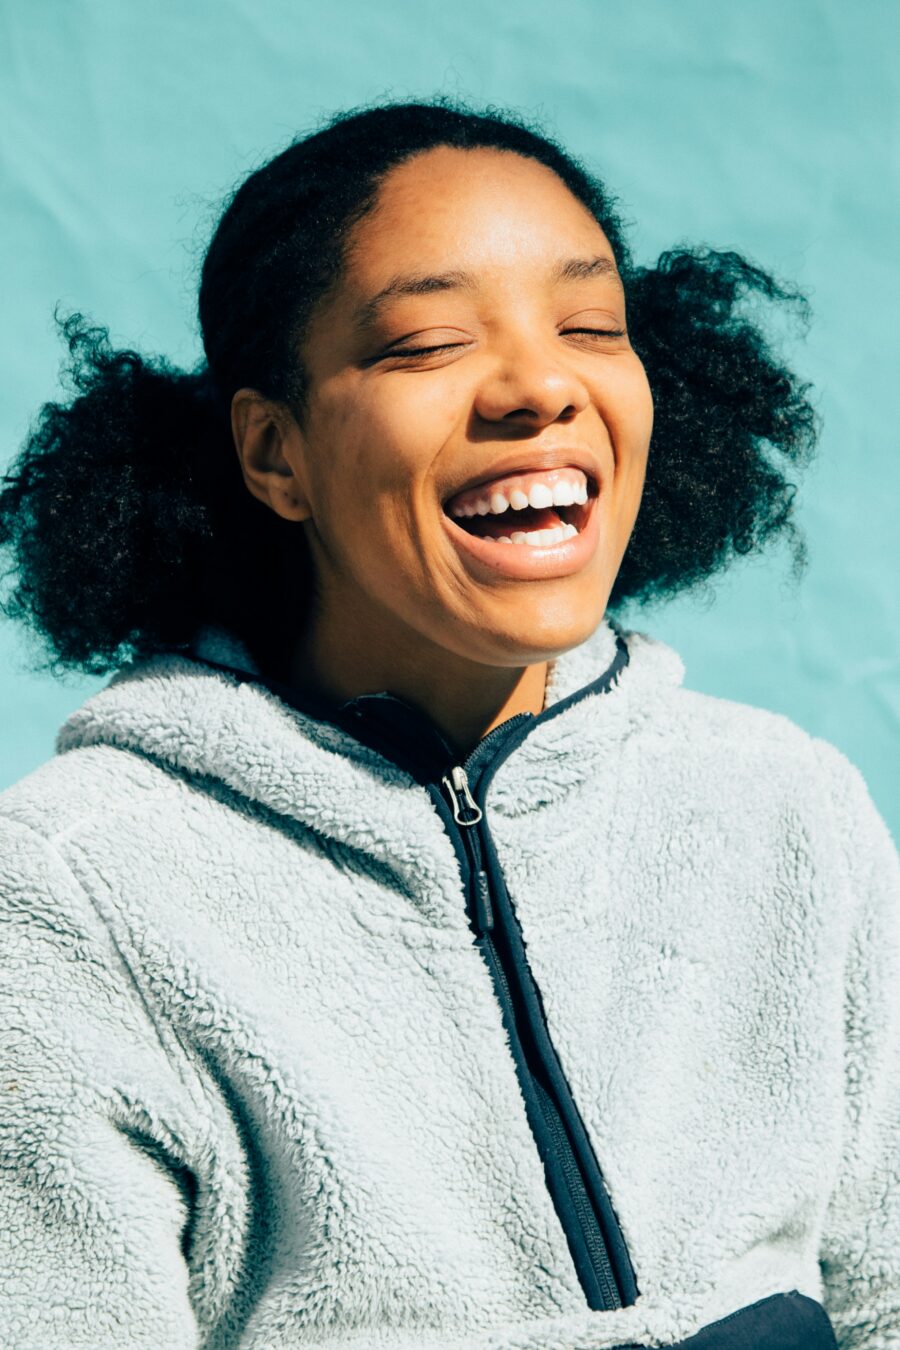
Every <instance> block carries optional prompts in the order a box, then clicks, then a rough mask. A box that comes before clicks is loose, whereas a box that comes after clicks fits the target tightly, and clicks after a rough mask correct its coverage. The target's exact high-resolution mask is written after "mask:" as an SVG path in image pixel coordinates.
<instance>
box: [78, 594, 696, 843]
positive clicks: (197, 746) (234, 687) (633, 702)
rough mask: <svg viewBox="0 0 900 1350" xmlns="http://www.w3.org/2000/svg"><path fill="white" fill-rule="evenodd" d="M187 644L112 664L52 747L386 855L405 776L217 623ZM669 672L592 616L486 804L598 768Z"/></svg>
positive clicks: (672, 680)
mask: <svg viewBox="0 0 900 1350" xmlns="http://www.w3.org/2000/svg"><path fill="white" fill-rule="evenodd" d="M617 647H624V648H625V653H626V656H627V662H626V664H625V665H624V667H623V668H622V669H621V670H619V671H618V673H617V674H616V676H615V679H614V681H613V682H612V684H611V685H610V686H609V687H607V688H605V689H603V690H602V691H601V692H597V693H596V694H591V693H586V691H588V689H589V687H590V686H591V685H593V684H601V685H602V683H603V676H604V674H605V672H607V671H608V670H609V668H610V667H611V666H612V664H613V662H614V660H615V658H616V654H617ZM191 655H192V656H194V657H196V658H197V659H196V660H194V659H191V656H182V655H178V654H175V653H172V654H166V655H161V656H157V657H154V658H152V659H150V660H145V661H141V662H138V663H135V664H132V665H130V666H126V667H124V668H123V669H122V670H120V671H119V672H118V673H117V674H116V675H115V676H113V678H112V679H111V681H110V683H109V684H108V685H107V687H106V688H105V689H103V690H101V691H100V692H99V693H98V694H95V695H94V696H93V697H92V698H89V699H88V700H87V701H86V702H85V703H84V704H83V706H82V707H81V708H80V709H78V711H76V712H75V713H73V714H72V716H71V717H69V719H68V720H67V721H66V722H65V723H64V725H63V726H62V728H61V729H60V731H59V734H58V736H57V740H56V750H57V752H58V753H63V752H65V751H67V750H72V749H75V748H78V747H86V746H95V745H110V746H117V747H118V748H119V749H123V750H131V751H134V752H135V753H137V754H140V755H144V756H148V757H151V758H152V759H153V760H155V761H157V762H158V763H160V764H162V765H166V766H168V767H171V768H172V769H176V770H179V771H181V772H183V773H187V774H191V775H200V776H203V777H206V778H211V779H219V780H221V782H222V783H223V784H225V785H227V787H228V788H229V789H231V790H232V791H234V792H236V793H239V794H240V795H241V796H242V797H245V798H246V799H248V800H249V801H252V802H255V803H258V804H259V805H260V806H263V807H267V808H269V809H270V810H273V811H276V812H278V813H279V814H280V815H284V816H288V817H290V818H291V819H293V820H295V821H298V822H300V823H302V824H303V825H306V826H308V827H309V828H311V829H314V830H316V831H317V832H318V833H320V834H322V835H327V836H328V837H331V838H334V839H336V840H340V841H341V842H342V843H344V844H347V845H349V846H351V847H357V848H362V849H364V850H365V851H367V852H372V853H374V854H375V855H377V856H378V857H379V858H380V859H381V860H382V861H384V862H385V863H388V864H389V865H390V864H391V863H392V861H393V860H396V858H397V857H398V854H399V855H401V856H402V853H403V852H404V850H403V849H398V847H397V846H398V843H401V842H402V841H404V840H408V839H409V838H410V831H411V830H417V829H419V828H420V826H421V818H420V816H419V815H418V813H415V814H413V813H411V811H410V809H409V805H410V803H409V786H410V784H409V775H408V774H407V773H405V772H404V771H403V770H401V769H400V768H398V766H397V765H396V764H395V763H393V762H392V761H391V760H390V759H386V758H385V757H384V756H382V755H381V754H379V753H377V752H376V751H375V750H373V749H371V748H370V747H369V746H367V745H365V744H363V743H361V742H360V741H359V740H358V739H357V738H356V737H355V736H354V735H352V734H350V733H349V732H348V731H346V730H343V729H342V728H341V727H340V726H336V725H335V724H333V723H332V722H329V721H323V720H320V719H319V718H314V717H311V716H308V715H306V714H305V713H304V712H302V711H300V710H299V709H297V708H293V707H291V706H289V705H288V704H287V703H285V702H284V701H283V699H282V698H280V697H279V696H278V695H276V694H275V693H273V692H271V691H270V690H269V689H268V688H267V687H266V686H265V684H263V683H258V682H257V681H256V679H255V678H254V677H255V676H258V674H259V672H258V669H257V667H256V666H255V663H254V662H253V659H252V657H251V656H250V654H249V652H248V650H247V648H246V647H245V646H244V645H243V644H242V643H241V642H239V641H238V640H237V639H235V638H234V637H233V636H232V635H231V634H229V633H227V632H226V631H225V630H224V629H221V628H216V627H206V628H204V629H202V630H201V631H200V632H199V633H198V635H197V636H196V638H195V639H194V642H193V644H192V648H191ZM206 662H211V663H216V664H209V665H208V664H206ZM225 667H228V668H229V669H225ZM232 670H233V671H234V672H241V673H242V674H243V675H244V676H246V677H249V678H240V676H239V675H237V674H235V673H231V671H232ZM683 677H684V664H683V662H682V660H681V657H680V656H679V655H678V654H677V653H676V652H675V651H674V650H673V648H671V647H670V646H668V645H667V644H666V643H664V642H662V641H660V640H659V639H656V638H653V637H650V636H649V635H647V634H643V633H639V632H629V633H628V635H627V641H626V640H625V639H624V637H623V635H622V630H621V628H620V627H619V626H618V625H616V624H614V623H613V622H611V621H610V620H609V619H606V618H604V620H603V621H602V622H601V624H600V626H599V627H598V628H597V629H596V630H595V631H594V633H593V634H592V635H591V637H590V638H589V639H588V640H587V641H586V642H584V643H582V644H581V645H580V646H578V647H575V648H573V649H571V650H570V651H568V652H565V653H563V654H562V655H561V656H559V657H557V658H556V660H555V661H554V662H553V663H551V668H550V671H549V675H548V680H547V687H546V691H545V699H544V711H543V712H542V713H541V714H539V715H537V716H535V717H534V719H533V724H532V725H530V726H529V727H528V730H527V734H525V735H524V737H523V739H522V740H521V742H520V743H519V744H518V745H517V746H516V748H515V750H514V751H513V753H512V754H511V755H510V756H508V758H507V759H506V760H505V761H504V763H503V764H502V765H501V766H500V769H499V772H498V773H497V775H496V778H495V779H494V780H493V782H492V784H491V788H490V792H491V805H492V807H494V808H496V809H497V810H498V811H500V812H501V813H503V814H509V815H516V814H519V813H521V812H524V811H528V810H529V809H531V808H532V807H533V805H534V801H535V794H536V793H537V794H538V795H539V796H540V797H541V799H542V800H546V801H548V802H549V801H551V800H556V799H558V798H560V797H562V796H563V795H565V793H566V792H568V791H570V790H571V789H572V788H573V787H574V786H575V785H576V784H577V783H579V782H583V781H584V779H585V778H588V777H590V776H593V775H596V774H597V773H598V772H602V767H603V763H604V760H608V759H609V757H610V756H611V755H614V754H615V753H616V749H617V747H618V746H619V745H620V743H621V742H622V741H624V740H626V739H627V738H628V737H629V736H630V735H632V734H633V733H634V732H635V731H636V730H637V729H638V728H639V727H640V726H642V725H643V724H646V723H647V722H648V721H651V720H654V719H657V718H659V717H660V704H662V703H665V701H666V700H667V699H669V698H671V696H672V693H673V692H674V691H675V690H676V689H677V688H678V687H679V686H680V685H681V683H682V681H683ZM585 693H586V696H584V695H585ZM361 788H362V789H363V790H362V791H361ZM373 819H376V820H378V821H379V828H380V831H381V833H380V834H376V833H373V829H372V822H373ZM434 825H435V829H436V830H438V831H439V830H440V824H439V822H438V821H435V822H434Z"/></svg>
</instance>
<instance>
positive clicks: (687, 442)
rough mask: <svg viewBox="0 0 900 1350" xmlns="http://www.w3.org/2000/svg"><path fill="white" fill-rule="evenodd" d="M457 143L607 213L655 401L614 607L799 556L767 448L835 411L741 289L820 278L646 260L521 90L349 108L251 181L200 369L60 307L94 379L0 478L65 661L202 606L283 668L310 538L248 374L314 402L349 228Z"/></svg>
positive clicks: (99, 669)
mask: <svg viewBox="0 0 900 1350" xmlns="http://www.w3.org/2000/svg"><path fill="white" fill-rule="evenodd" d="M442 145H447V146H453V147H457V148H462V149H469V148H473V149H474V148H478V147H486V148H494V149H500V150H509V151H514V152H515V153H518V154H520V155H524V156H527V157H529V158H531V159H534V160H537V161H539V162H540V163H542V164H544V165H546V166H547V167H549V168H550V169H552V170H553V171H554V172H555V173H556V174H557V175H558V176H559V178H560V179H561V180H562V181H563V182H564V183H565V184H566V186H567V187H568V188H569V189H570V191H571V192H572V193H573V194H574V195H575V196H576V197H577V198H578V199H579V201H581V202H582V203H583V204H584V205H585V206H586V207H587V208H588V209H589V210H590V211H591V213H592V214H593V216H594V218H595V219H596V220H597V222H598V223H599V225H600V226H601V228H602V229H603V231H604V233H605V234H606V237H607V238H608V240H609V242H610V245H611V247H612V250H613V254H614V256H615V258H616V262H617V264H618V267H619V271H620V274H621V276H622V280H623V283H624V287H625V295H626V304H627V314H628V323H629V331H630V335H631V341H632V345H633V346H634V348H635V349H636V351H637V353H638V355H639V356H640V357H641V359H642V360H643V363H644V366H645V368H646V371H647V375H648V378H649V382H650V387H651V391H652V394H653V399H654V406H655V420H654V430H653V438H652V441H651V445H650V458H649V464H648V472H647V477H646V482H645V486H644V492H643V497H642V499H641V504H640V509H639V512H638V516H637V520H636V523H635V527H634V530H633V532H632V536H631V539H630V541H629V544H628V547H627V549H626V552H625V555H624V557H623V560H622V564H621V567H620V570H619V573H618V575H617V577H616V580H615V583H614V586H613V589H612V592H611V594H610V597H609V601H608V605H607V612H608V613H610V614H612V615H613V616H615V615H617V614H618V613H619V612H620V611H621V609H622V608H623V607H624V606H625V604H626V603H628V602H635V603H647V602H650V601H654V600H655V601H660V600H666V599H668V598H670V597H672V596H674V595H675V594H677V593H679V592H683V591H686V590H688V589H691V588H696V587H698V586H699V585H700V584H702V583H704V582H705V581H706V580H707V579H708V578H709V577H710V576H711V575H712V574H713V573H715V572H718V571H721V570H722V569H723V568H724V567H725V566H726V565H727V563H728V562H729V561H730V560H731V558H732V556H733V554H735V553H736V554H748V553H751V552H758V551H760V550H761V549H762V548H763V547H764V546H765V544H766V542H767V541H768V540H769V539H770V538H772V537H774V536H776V535H780V534H783V533H784V534H787V535H788V536H789V537H790V538H791V541H792V543H793V552H794V569H793V571H794V575H795V577H799V575H800V573H801V571H802V569H803V568H804V567H805V565H806V546H805V543H804V540H803V538H802V536H801V535H800V534H799V532H798V530H797V528H796V526H795V524H794V522H793V520H792V503H793V498H794V495H795V492H796V487H795V485H794V484H793V483H791V482H789V481H787V479H786V478H785V477H784V476H783V473H782V472H781V470H780V469H779V468H778V467H776V466H775V465H773V463H772V462H771V461H770V458H769V455H770V452H772V451H775V452H777V453H779V454H781V455H782V456H785V457H786V458H787V460H789V461H792V462H793V463H794V464H801V465H802V464H804V463H805V462H807V461H808V460H809V458H810V457H811V456H812V454H813V453H814V449H815V444H816V439H817V431H818V418H817V414H816V413H815V411H814V408H813V406H812V404H811V402H810V400H809V398H808V393H809V386H808V385H806V384H803V383H801V382H800V381H799V380H798V378H797V376H796V375H795V374H794V373H793V372H792V371H791V370H789V369H788V368H787V367H786V366H785V365H784V364H782V363H781V362H780V361H779V360H778V359H777V358H776V356H775V355H774V354H773V351H772V349H771V346H770V343H769V341H768V339H767V338H766V336H765V335H764V332H763V330H762V328H761V327H760V325H759V324H758V323H757V322H754V321H753V319H752V317H751V316H749V315H748V313H747V312H746V307H745V306H744V305H743V302H744V301H746V300H747V299H750V300H752V299H754V298H756V297H761V298H762V299H765V300H766V301H772V302H777V303H778V304H781V305H784V306H788V307H792V308H795V309H800V310H802V309H803V308H804V307H805V304H806V302H805V300H804V298H803V297H802V296H801V295H800V294H798V293H797V292H796V291H793V290H790V289H788V288H786V287H785V286H783V285H781V284H779V283H778V282H777V281H776V280H775V279H774V278H773V277H772V276H771V275H770V274H769V273H767V272H765V271H763V270H762V269H760V268H759V267H757V266H754V265H753V264H752V263H750V262H749V261H747V260H746V259H745V258H743V257H741V256H739V255H738V254H736V253H733V252H718V251H715V250H712V249H701V248H687V247H682V248H678V249H675V250H672V251H669V252H666V253H664V254H663V255H662V256H661V257H660V258H659V260H658V262H657V263H656V265H655V266H654V267H641V266H637V265H636V264H635V263H634V262H633V261H632V258H631V255H630V251H629V247H628V245H627V243H626V240H625V237H624V230H623V226H622V223H621V220H620V218H619V216H618V214H617V210H616V207H615V203H614V199H613V198H611V197H610V195H609V194H608V192H607V190H606V188H605V187H604V186H603V185H602V184H601V183H600V182H599V180H598V179H597V178H595V177H594V176H592V175H591V174H590V173H588V172H587V170H586V169H585V168H584V167H583V166H582V165H581V164H580V163H579V162H578V161H576V160H575V159H573V158H572V157H571V156H570V155H569V154H567V153H566V152H565V151H564V150H563V149H562V148H561V147H560V146H559V145H557V144H556V143H555V142H554V141H553V140H551V139H550V138H548V137H547V136H546V135H545V134H544V133H543V132H542V130H541V129H540V128H538V127H537V126H536V125H529V124H528V123H526V122H525V121H524V120H522V119H521V118H520V117H518V116H517V115H514V114H512V113H510V112H509V111H503V110H498V109H496V108H493V107H487V108H485V109H483V110H481V111H475V110H473V109H472V108H470V107H468V106H466V105H464V104H461V103H460V102H459V101H456V100H453V99H450V98H448V97H438V98H435V99H434V100H432V101H430V102H426V103H408V102H406V103H404V102H399V103H387V104H381V105H379V106H375V107H364V108H361V109H351V110H349V111H346V112H343V113H340V114H338V115H337V116H335V117H332V118H331V119H330V120H328V121H327V122H326V124H325V125H324V126H323V127H321V128H320V129H319V130H317V131H316V132H314V133H313V134H311V135H309V136H306V137H304V138H299V139H296V140H294V141H292V142H291V143H290V144H289V145H288V147H287V148H286V149H285V150H283V151H282V152H281V153H279V154H278V155H276V156H275V157H274V158H273V159H271V160H269V161H268V162H267V163H265V164H263V165H262V166H261V167H260V168H258V169H257V170H256V171H255V172H253V173H251V174H250V176H249V177H248V178H246V179H245V181H244V182H243V183H241V184H240V186H239V187H238V188H237V189H236V190H235V191H234V193H233V194H232V195H231V197H230V198H229V200H228V201H227V204H226V206H225V209H224V211H223V214H222V216H221V218H220V220H219V222H218V224H217V226H216V228H215V231H214V234H213V238H212V241H211V243H210V246H209V249H208V251H207V253H206V257H205V260H204V262H203V267H202V275H201V283H200V293H199V321H200V330H201V334H202V338H203V347H204V352H205V361H202V362H201V363H200V364H199V365H198V366H197V368H196V369H194V370H192V371H189V372H185V371H179V370H176V369H175V368H173V367H172V366H171V365H170V364H169V362H168V361H167V360H165V359H164V358H155V359H152V358H147V357H144V356H141V355H140V354H138V353H137V352H135V351H131V350H124V351H116V350H113V349H112V348H111V346H110V344H109V334H108V330H106V329H103V328H100V327H92V326H91V325H90V324H89V322H88V321H87V320H86V319H85V318H84V317H83V316H82V315H81V314H78V313H74V314H70V315H69V316H68V318H65V319H62V318H60V316H59V313H58V311H57V312H56V313H55V315H54V317H55V319H56V322H57V325H58V327H59V329H60V332H61V335H62V337H63V339H64V341H65V343H66V344H67V347H68V357H69V359H68V364H67V365H66V366H65V367H64V371H63V379H64V382H65V384H66V387H67V389H68V391H69V392H70V393H71V395H72V397H71V399H70V400H69V401H68V402H52V403H46V404H44V405H43V407H42V408H41V409H40V412H39V413H38V415H37V417H36V419H35V422H34V424H33V425H32V428H31V429H30V432H29V435H28V437H27V439H26V441H25V443H24V444H23V446H22V447H21V449H20V452H19V456H18V458H17V460H16V461H15V462H14V464H13V465H12V467H11V469H10V471H9V472H8V473H7V474H6V475H5V477H4V478H3V479H2V480H0V481H2V490H0V550H6V551H7V553H8V554H9V556H10V558H11V561H12V568H11V569H10V571H9V572H7V573H5V574H4V576H5V578H10V577H12V578H14V582H15V584H14V585H13V586H12V588H11V589H10V590H9V591H8V593H7V594H6V595H5V596H4V597H3V599H2V601H0V608H2V610H3V612H4V613H5V614H6V615H7V616H8V617H11V618H15V619H19V620H24V621H25V622H26V623H27V625H28V626H29V627H30V629H31V630H32V632H33V633H34V634H36V635H37V636H38V637H39V638H41V639H42V640H43V643H44V649H45V651H46V652H47V654H48V659H47V660H46V662H45V664H46V665H47V666H48V667H50V668H51V669H54V670H55V671H56V672H60V671H62V670H63V669H65V668H70V669H78V670H80V671H82V672H84V673H87V674H93V675H98V674H103V673H106V672H108V671H110V670H112V669H114V668H116V667H117V666H119V665H121V664H122V663H123V662H124V661H126V660H130V659H138V658H140V657H143V656H148V655H152V654H153V653H155V652H158V651H161V650H167V649H173V648H175V649H185V648H186V647H187V645H188V644H189V643H190V640H191V638H192V637H193V635H194V634H195V632H196V630H197V629H198V627H199V626H201V625H203V624H208V623H217V624H221V625H223V626H225V627H226V628H228V629H229V630H230V631H232V632H233V633H235V634H236V635H238V636H239V637H240V638H241V639H242V640H243V641H244V642H245V643H246V644H247V645H248V647H249V649H250V651H251V652H253V653H254V654H255V656H256V657H257V659H258V660H259V661H260V664H261V667H262V669H263V670H265V669H266V668H267V663H268V658H269V654H270V652H271V643H272V641H273V634H274V632H275V629H276V627H277V618H276V616H277V615H278V614H279V613H283V609H282V607H281V602H280V591H279V587H280V585H281V581H280V578H281V577H282V576H283V574H284V563H285V560H286V559H290V560H291V561H292V565H293V568H294V572H295V573H296V567H297V565H298V563H299V564H300V565H302V566H308V565H309V558H308V554H306V549H305V543H304V533H305V532H304V531H303V530H302V529H298V528H297V526H296V524H295V523H294V522H289V521H286V520H283V519H282V518H281V517H279V516H277V515H276V514H275V513H274V512H273V511H271V510H270V509H269V508H268V507H267V506H265V505H264V504H263V503H261V502H260V501H259V500H257V499H256V498H255V497H253V496H252V495H251V493H250V492H249V491H248V490H247V488H246V486H245V484H244V481H243V476H242V473H241V469H240V464H239V461H238V458H237V455H236V453H235V449H234V445H233V441H232V435H231V427H230V415H229V414H230V403H231V398H232V395H233V393H234V391H235V390H236V389H238V388H241V387H243V386H250V387H252V388H255V389H257V390H259V391H260V392H261V393H263V394H264V395H266V396H268V397H270V398H273V399H276V400H281V401H283V402H284V403H285V404H286V405H287V406H288V407H289V408H290V409H291V411H292V412H293V413H294V414H295V416H297V417H298V419H300V420H301V422H302V419H303V416H304V412H305V408H306V398H307V393H308V390H307V386H306V376H305V371H304V369H303V367H302V363H301V362H300V361H299V359H298V355H297V354H298V352H299V351H300V348H301V345H302V341H303V337H304V334H305V332H306V331H307V326H308V323H309V320H310V317H311V313H312V311H313V308H314V306H315V304H316V302H317V301H318V300H320V299H321V298H322V297H323V296H324V295H325V294H326V293H327V292H328V291H329V289H330V287H332V286H333V285H334V284H335V281H336V280H337V279H338V278H339V277H340V275H341V268H342V263H343V260H344V256H345V248H346V241H347V236H348V233H349V231H350V230H351V228H352V227H353V225H354V224H355V223H356V222H357V221H359V220H360V219H362V217H363V216H365V215H366V213H367V212H368V211H370V210H371V209H372V207H373V206H374V204H375V202H376V198H377V193H378V189H379V185H380V183H381V181H382V179H383V178H384V176H385V175H386V174H387V173H388V172H389V170H390V169H391V168H393V167H394V166H395V165H398V164H400V163H402V162H403V161H405V160H407V159H409V158H411V157H412V156H414V155H416V154H418V153H420V152H422V151H425V150H428V149H431V148H433V147H436V146H442ZM298 553H299V555H300V556H299V557H298ZM306 575H307V576H309V580H310V587H309V590H310V592H311V588H312V583H313V580H314V579H313V578H312V576H311V573H309V572H307V573H306Z"/></svg>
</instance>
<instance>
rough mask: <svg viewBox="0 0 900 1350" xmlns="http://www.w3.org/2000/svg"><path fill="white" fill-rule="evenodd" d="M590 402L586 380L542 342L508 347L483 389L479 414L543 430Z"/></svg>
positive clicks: (477, 405) (569, 418) (490, 419)
mask: <svg viewBox="0 0 900 1350" xmlns="http://www.w3.org/2000/svg"><path fill="white" fill-rule="evenodd" d="M589 401H590V395H589V393H588V390H587V387H586V385H585V384H584V381H583V380H581V379H580V377H579V376H578V374H577V372H576V371H575V370H574V369H573V368H572V367H571V366H570V365H568V364H567V363H566V362H565V360H564V359H561V356H560V354H559V353H555V352H552V351H550V350H548V348H547V346H546V345H545V344H544V343H533V342H528V341H526V340H521V341H519V342H516V343H515V344H510V345H509V346H508V347H507V348H506V349H505V351H504V354H503V356H502V358H498V360H497V362H496V364H495V365H494V367H493V369H492V370H491V373H490V374H489V375H487V376H486V377H485V379H484V380H483V381H482V383H481V385H480V386H479V389H478V393H477V396H476V399H475V411H476V412H477V413H478V415H479V417H481V418H483V419H484V420H485V421H487V422H508V423H510V424H511V425H514V426H515V425H518V426H523V427H533V428H538V427H544V426H548V425H550V423H552V422H571V421H572V419H573V418H574V417H576V416H577V415H578V413H580V412H582V411H583V410H584V409H585V408H586V407H587V406H588V403H589Z"/></svg>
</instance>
